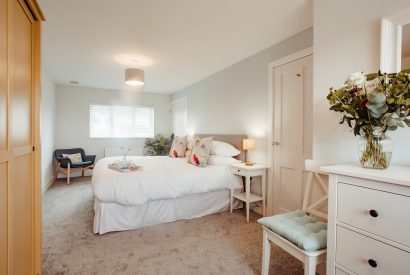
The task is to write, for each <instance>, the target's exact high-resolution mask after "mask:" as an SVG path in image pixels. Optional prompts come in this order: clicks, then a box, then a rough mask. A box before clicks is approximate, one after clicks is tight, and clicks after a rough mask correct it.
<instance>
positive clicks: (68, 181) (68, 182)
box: [67, 164, 70, 184]
mask: <svg viewBox="0 0 410 275" xmlns="http://www.w3.org/2000/svg"><path fill="white" fill-rule="evenodd" d="M67 184H70V164H68V167H67Z"/></svg>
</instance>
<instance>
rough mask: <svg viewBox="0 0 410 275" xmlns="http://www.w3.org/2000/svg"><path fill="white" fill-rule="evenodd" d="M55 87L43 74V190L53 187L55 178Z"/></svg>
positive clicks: (41, 102)
mask: <svg viewBox="0 0 410 275" xmlns="http://www.w3.org/2000/svg"><path fill="white" fill-rule="evenodd" d="M55 101H56V98H55V85H54V82H53V81H52V80H51V79H50V77H49V75H48V74H47V73H46V72H44V71H43V72H42V74H41V101H40V104H41V108H40V110H41V112H40V132H41V190H42V191H43V192H44V191H46V190H47V188H48V187H49V186H50V185H51V183H52V181H53V177H54V172H53V170H54V168H53V151H54V137H55V129H54V126H55V119H54V118H55V104H56V102H55Z"/></svg>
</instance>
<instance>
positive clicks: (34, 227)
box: [0, 0, 44, 275]
mask: <svg viewBox="0 0 410 275" xmlns="http://www.w3.org/2000/svg"><path fill="white" fill-rule="evenodd" d="M43 20H44V17H43V15H42V12H41V10H40V7H39V5H38V3H37V2H36V0H0V274H1V275H3V274H40V273H41V188H40V186H41V184H40V150H41V148H40V91H41V87H40V47H41V33H40V31H41V21H43Z"/></svg>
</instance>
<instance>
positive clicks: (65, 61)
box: [39, 0, 313, 93]
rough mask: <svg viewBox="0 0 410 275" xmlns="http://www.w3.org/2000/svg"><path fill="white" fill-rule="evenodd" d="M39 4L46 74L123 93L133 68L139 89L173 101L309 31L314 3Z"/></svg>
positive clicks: (101, 0) (103, 0)
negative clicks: (140, 77)
mask: <svg viewBox="0 0 410 275" xmlns="http://www.w3.org/2000/svg"><path fill="white" fill-rule="evenodd" d="M39 2H40V5H41V6H42V9H43V12H44V14H45V16H46V20H47V21H46V22H45V23H44V26H43V67H44V69H45V71H46V72H47V73H48V74H49V75H50V76H51V78H52V79H53V80H54V81H55V82H56V83H58V84H69V82H70V81H78V82H79V85H80V86H86V87H96V88H106V89H129V88H126V87H125V84H124V70H125V68H126V67H139V68H141V69H143V70H144V71H145V85H144V86H143V87H142V88H139V89H141V90H142V91H144V92H154V93H173V92H176V91H178V90H180V89H182V88H184V87H186V86H189V85H190V84H192V83H195V82H196V81H198V80H201V79H203V78H205V77H207V76H209V75H211V74H213V73H215V72H217V71H219V70H222V69H224V68H226V67H228V66H230V65H231V64H234V63H236V62H238V61H240V60H242V59H244V58H246V57H248V56H250V55H252V54H255V53H257V52H258V51H261V50H263V49H265V48H268V47H269V46H271V45H273V44H275V43H278V42H280V41H282V40H284V39H286V38H288V37H290V36H292V35H294V34H296V33H298V32H300V31H302V30H304V29H306V28H308V27H310V26H312V25H313V4H312V2H313V1H312V0H292V1H289V0H252V1H250V0H206V1H204V0H172V1H169V0H116V1H112V0H58V1H56V0H40V1H39ZM132 59H135V60H134V61H131V60H132ZM127 63H128V65H126V64H127ZM134 89H137V88H134Z"/></svg>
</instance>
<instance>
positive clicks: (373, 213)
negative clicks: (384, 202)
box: [369, 209, 379, 218]
mask: <svg viewBox="0 0 410 275" xmlns="http://www.w3.org/2000/svg"><path fill="white" fill-rule="evenodd" d="M369 214H370V216H372V217H373V218H377V217H378V216H379V213H377V211H376V210H374V209H372V210H370V211H369Z"/></svg>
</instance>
